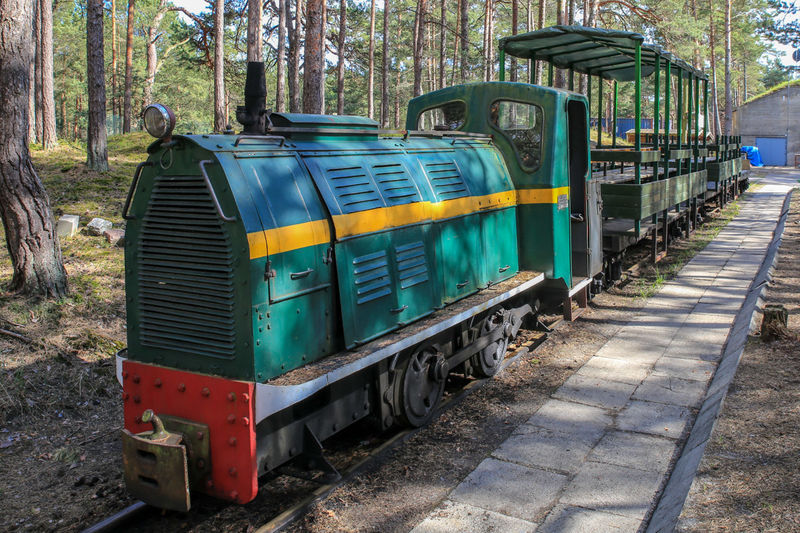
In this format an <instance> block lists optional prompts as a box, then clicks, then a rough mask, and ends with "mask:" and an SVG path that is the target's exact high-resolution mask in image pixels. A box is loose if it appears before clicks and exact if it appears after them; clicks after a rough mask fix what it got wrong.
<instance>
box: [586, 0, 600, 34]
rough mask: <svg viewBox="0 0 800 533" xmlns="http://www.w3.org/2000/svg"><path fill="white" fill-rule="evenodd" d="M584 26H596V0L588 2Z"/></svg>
mask: <svg viewBox="0 0 800 533" xmlns="http://www.w3.org/2000/svg"><path fill="white" fill-rule="evenodd" d="M586 20H587V22H586V25H587V26H589V27H590V28H594V27H596V26H597V0H589V15H588V17H587V19H586Z"/></svg>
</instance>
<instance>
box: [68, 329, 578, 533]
mask: <svg viewBox="0 0 800 533" xmlns="http://www.w3.org/2000/svg"><path fill="white" fill-rule="evenodd" d="M562 322H563V319H558V320H556V321H554V322H552V323H550V324H548V326H547V327H548V329H549V330H550V331H552V330H554V329H556V328H557V327H558V326H559V325H560V324H561V323H562ZM520 333H521V334H522V335H521V336H524V335H526V334H527V335H531V334H533V336H534V337H535V338H532V339H528V340H525V341H524V342H522V343H521V344H520V347H519V348H517V349H516V350H515V351H514V352H512V353H511V355H509V356H508V357H506V358H505V360H504V361H503V363H502V367H501V370H503V369H505V368H508V367H509V366H511V365H513V364H514V363H516V362H518V361H519V360H521V359H522V358H523V357H524V356H525V355H527V354H528V353H530V352H532V351H533V350H535V349H536V348H537V347H539V346H540V345H541V344H542V343H544V341H546V340H547V338H548V332H545V331H531V330H523V331H521V332H520ZM491 379H492V378H484V379H476V380H472V381H470V382H469V383H467V384H466V385H465V386H464V387H462V388H461V389H458V390H457V391H456V392H455V393H454V394H451V395H450V396H449V397H448V398H446V399H444V400H443V401H442V403H441V405H440V406H439V409H438V410H437V413H436V415H435V417H434V419H435V418H438V417H439V416H441V415H442V413H444V412H446V411H447V410H449V409H451V408H453V407H454V406H456V405H458V404H459V403H460V402H461V401H462V400H464V399H465V398H466V397H468V396H469V395H470V394H471V393H473V392H475V391H476V390H478V389H479V388H481V387H482V386H484V385H485V384H487V383H488V382H490V381H491ZM426 427H427V425H425V426H422V427H418V428H407V429H400V430H398V431H397V432H395V434H393V435H392V436H391V437H389V438H388V439H387V440H385V441H384V442H383V443H381V444H380V445H378V446H377V447H376V448H374V449H373V450H371V451H370V452H369V453H368V454H367V455H366V456H365V457H363V458H362V459H360V460H358V461H356V462H355V463H353V464H352V465H350V466H348V467H347V468H346V469H344V470H343V471H342V472H341V474H342V475H341V478H340V479H339V480H337V481H334V482H330V483H323V484H320V485H319V486H318V487H317V488H316V489H315V490H313V491H312V492H310V493H309V494H308V495H307V496H305V497H304V498H302V499H301V500H300V501H298V502H297V503H295V504H293V505H291V506H289V507H288V508H286V509H283V510H281V511H280V512H279V514H277V515H275V516H274V517H273V518H271V519H270V520H269V521H268V522H266V523H264V524H263V525H261V526H260V527H258V528H257V529H256V530H255V532H256V533H273V532H279V531H283V530H284V529H286V528H287V527H288V526H290V525H291V524H293V523H295V522H296V521H297V520H298V519H300V518H301V517H302V516H304V515H305V514H306V513H308V511H309V510H310V509H311V508H312V507H313V506H314V505H316V504H317V503H319V502H322V501H324V500H325V499H326V498H327V497H328V496H329V495H330V494H331V493H332V492H333V491H335V490H336V489H337V488H339V487H341V486H342V485H344V484H346V483H348V482H349V481H350V480H352V479H353V478H355V477H356V476H358V475H359V474H361V473H363V472H364V471H366V470H367V469H368V468H369V467H370V466H372V465H374V464H375V462H376V461H378V460H380V459H381V458H383V457H385V456H386V454H387V453H388V452H390V451H391V450H393V449H395V448H397V447H398V446H400V445H401V444H403V443H404V442H406V441H407V440H408V439H410V438H411V437H413V436H414V435H416V434H417V433H418V432H420V431H421V430H423V429H425V428H426ZM158 512H161V510H160V509H157V508H154V507H151V506H149V505H147V504H146V503H144V502H141V501H136V502H134V503H133V504H132V505H130V506H128V507H126V508H124V509H122V510H121V511H119V512H117V513H115V514H113V515H112V516H109V517H107V518H105V519H103V520H101V521H99V522H97V523H95V524H93V525H92V526H90V527H88V528H86V529H84V530H83V533H106V532H112V531H118V530H119V528H121V527H124V526H129V525H131V522H132V521H133V520H135V519H138V518H141V517H146V516H147V515H148V514H149V513H158Z"/></svg>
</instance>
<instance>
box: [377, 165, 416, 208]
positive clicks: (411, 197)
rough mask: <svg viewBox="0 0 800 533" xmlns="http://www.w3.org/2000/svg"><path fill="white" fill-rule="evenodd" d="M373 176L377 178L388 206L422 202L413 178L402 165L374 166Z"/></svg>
mask: <svg viewBox="0 0 800 533" xmlns="http://www.w3.org/2000/svg"><path fill="white" fill-rule="evenodd" d="M372 175H373V176H375V180H376V181H377V182H378V187H380V189H381V194H383V197H384V198H385V199H386V203H387V204H389V205H400V204H408V203H411V202H419V201H421V198H420V196H419V191H417V188H416V187H415V186H414V182H412V181H411V176H409V175H408V172H407V171H406V168H405V167H404V166H403V165H401V164H400V163H389V164H385V165H373V166H372Z"/></svg>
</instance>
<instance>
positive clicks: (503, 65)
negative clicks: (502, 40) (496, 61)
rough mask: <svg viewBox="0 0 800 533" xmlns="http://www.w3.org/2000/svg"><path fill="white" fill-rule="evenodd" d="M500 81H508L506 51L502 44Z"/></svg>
mask: <svg viewBox="0 0 800 533" xmlns="http://www.w3.org/2000/svg"><path fill="white" fill-rule="evenodd" d="M500 81H506V51H505V50H504V49H503V47H502V45H501V46H500Z"/></svg>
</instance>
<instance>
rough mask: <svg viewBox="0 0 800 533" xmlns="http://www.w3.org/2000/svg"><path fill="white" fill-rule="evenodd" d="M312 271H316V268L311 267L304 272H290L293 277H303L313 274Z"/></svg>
mask: <svg viewBox="0 0 800 533" xmlns="http://www.w3.org/2000/svg"><path fill="white" fill-rule="evenodd" d="M312 272H314V269H313V268H309V269H308V270H303V271H302V272H292V273H291V274H289V276H290V277H291V278H292V279H301V278H305V277H308V275H309V274H311V273H312Z"/></svg>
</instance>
